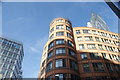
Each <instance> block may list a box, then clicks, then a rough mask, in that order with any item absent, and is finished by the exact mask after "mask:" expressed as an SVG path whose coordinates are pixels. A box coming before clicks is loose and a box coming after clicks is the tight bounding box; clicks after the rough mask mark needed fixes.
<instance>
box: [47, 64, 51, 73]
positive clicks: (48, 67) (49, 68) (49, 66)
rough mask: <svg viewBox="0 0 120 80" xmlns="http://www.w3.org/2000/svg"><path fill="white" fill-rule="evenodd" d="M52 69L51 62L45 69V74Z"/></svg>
mask: <svg viewBox="0 0 120 80" xmlns="http://www.w3.org/2000/svg"><path fill="white" fill-rule="evenodd" d="M51 69H52V62H49V63H48V64H47V67H46V72H49V71H50V70H51Z"/></svg>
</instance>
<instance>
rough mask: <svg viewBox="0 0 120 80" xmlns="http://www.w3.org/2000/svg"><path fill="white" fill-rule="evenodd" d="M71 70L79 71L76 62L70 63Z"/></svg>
mask: <svg viewBox="0 0 120 80" xmlns="http://www.w3.org/2000/svg"><path fill="white" fill-rule="evenodd" d="M70 68H71V69H73V70H75V71H77V70H78V65H77V63H76V62H75V61H72V60H71V61H70Z"/></svg>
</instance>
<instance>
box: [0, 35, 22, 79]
mask: <svg viewBox="0 0 120 80" xmlns="http://www.w3.org/2000/svg"><path fill="white" fill-rule="evenodd" d="M23 56H24V52H23V45H22V43H21V42H18V41H15V40H11V39H8V38H6V37H0V79H5V78H14V79H15V80H17V79H20V78H22V70H21V69H22V60H23Z"/></svg>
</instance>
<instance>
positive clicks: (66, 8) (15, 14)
mask: <svg viewBox="0 0 120 80" xmlns="http://www.w3.org/2000/svg"><path fill="white" fill-rule="evenodd" d="M91 12H95V13H97V14H99V15H100V16H102V17H103V19H104V20H105V21H106V23H107V24H108V26H109V28H110V30H111V31H112V32H115V33H118V18H117V16H116V15H115V14H114V12H113V11H112V10H111V9H110V8H109V7H108V5H107V4H106V3H104V2H71V3H70V2H64V3H60V2H58V3H57V2H48V3H47V2H46V3H44V2H18V3H17V2H16V3H15V2H11V3H7V2H4V3H3V4H2V33H3V35H5V36H7V37H10V38H13V39H15V40H18V41H21V42H23V45H24V54H25V56H24V60H23V77H24V78H37V76H38V72H39V68H40V59H41V55H42V49H43V47H44V45H45V43H46V41H47V39H48V32H49V24H50V22H51V21H52V20H53V19H55V18H58V17H63V18H68V19H69V20H70V21H71V22H72V25H73V27H80V26H86V25H87V22H88V21H89V20H90V16H91Z"/></svg>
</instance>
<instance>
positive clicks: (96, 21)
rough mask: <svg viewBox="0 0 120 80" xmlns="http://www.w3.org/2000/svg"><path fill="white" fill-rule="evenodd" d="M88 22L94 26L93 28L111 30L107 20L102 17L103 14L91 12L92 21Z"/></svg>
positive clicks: (90, 25)
mask: <svg viewBox="0 0 120 80" xmlns="http://www.w3.org/2000/svg"><path fill="white" fill-rule="evenodd" d="M88 24H89V25H87V27H93V28H98V29H101V30H106V31H109V28H108V26H107V24H106V22H105V21H104V20H103V19H102V17H101V16H99V15H97V14H95V13H92V14H91V19H90V22H88Z"/></svg>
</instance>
